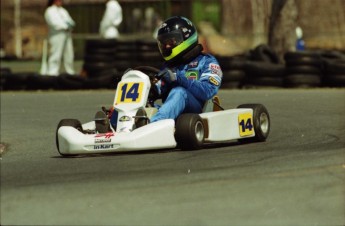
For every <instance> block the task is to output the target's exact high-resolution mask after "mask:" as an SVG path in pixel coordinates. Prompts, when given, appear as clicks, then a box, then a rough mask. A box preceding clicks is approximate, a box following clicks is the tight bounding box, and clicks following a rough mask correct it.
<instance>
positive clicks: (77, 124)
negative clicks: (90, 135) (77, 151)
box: [55, 119, 83, 156]
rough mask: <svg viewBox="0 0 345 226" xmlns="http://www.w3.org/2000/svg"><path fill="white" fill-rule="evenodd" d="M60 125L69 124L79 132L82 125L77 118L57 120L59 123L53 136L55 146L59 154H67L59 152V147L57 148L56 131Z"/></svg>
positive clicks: (57, 138) (81, 130)
mask: <svg viewBox="0 0 345 226" xmlns="http://www.w3.org/2000/svg"><path fill="white" fill-rule="evenodd" d="M62 126H70V127H73V128H75V129H77V130H79V131H80V132H83V127H82V125H81V123H80V121H79V120H77V119H62V120H61V121H60V122H59V124H58V126H57V129H56V138H55V139H56V147H57V149H58V152H59V153H60V155H62V156H67V155H66V154H63V153H61V152H60V149H59V137H58V131H59V129H60V127H62ZM69 156H70V155H69Z"/></svg>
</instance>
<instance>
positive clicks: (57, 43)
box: [44, 0, 75, 76]
mask: <svg viewBox="0 0 345 226" xmlns="http://www.w3.org/2000/svg"><path fill="white" fill-rule="evenodd" d="M44 18H45V20H46V22H47V24H48V26H49V37H48V42H49V45H50V51H49V59H48V72H47V74H48V75H52V76H57V75H59V70H60V65H61V60H62V59H63V63H64V67H65V71H66V73H68V74H71V75H73V74H75V72H74V66H73V61H74V50H73V41H72V29H73V27H74V26H75V22H74V20H73V19H72V18H71V16H70V15H69V13H68V12H67V10H66V9H64V8H63V7H62V0H48V8H47V9H46V11H45V14H44Z"/></svg>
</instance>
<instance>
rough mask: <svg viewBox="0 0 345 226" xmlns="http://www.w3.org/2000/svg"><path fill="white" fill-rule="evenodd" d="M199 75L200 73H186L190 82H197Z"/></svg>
mask: <svg viewBox="0 0 345 226" xmlns="http://www.w3.org/2000/svg"><path fill="white" fill-rule="evenodd" d="M198 75H199V73H198V71H186V77H187V79H190V80H197V79H198V77H199V76H198Z"/></svg>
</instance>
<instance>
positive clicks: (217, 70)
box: [209, 64, 223, 77]
mask: <svg viewBox="0 0 345 226" xmlns="http://www.w3.org/2000/svg"><path fill="white" fill-rule="evenodd" d="M209 69H210V70H211V73H212V74H216V75H219V76H220V77H222V76H223V72H222V69H221V68H220V66H219V65H218V64H210V66H209Z"/></svg>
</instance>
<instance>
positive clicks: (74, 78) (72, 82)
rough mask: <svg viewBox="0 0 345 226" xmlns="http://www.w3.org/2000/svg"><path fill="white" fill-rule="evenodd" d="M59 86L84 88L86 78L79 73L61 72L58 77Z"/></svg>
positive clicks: (62, 87)
mask: <svg viewBox="0 0 345 226" xmlns="http://www.w3.org/2000/svg"><path fill="white" fill-rule="evenodd" d="M57 79H58V80H57V82H58V87H59V88H60V89H62V90H76V89H82V88H83V85H84V81H85V78H84V77H81V76H79V75H68V74H61V75H59V76H58V78H57Z"/></svg>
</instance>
